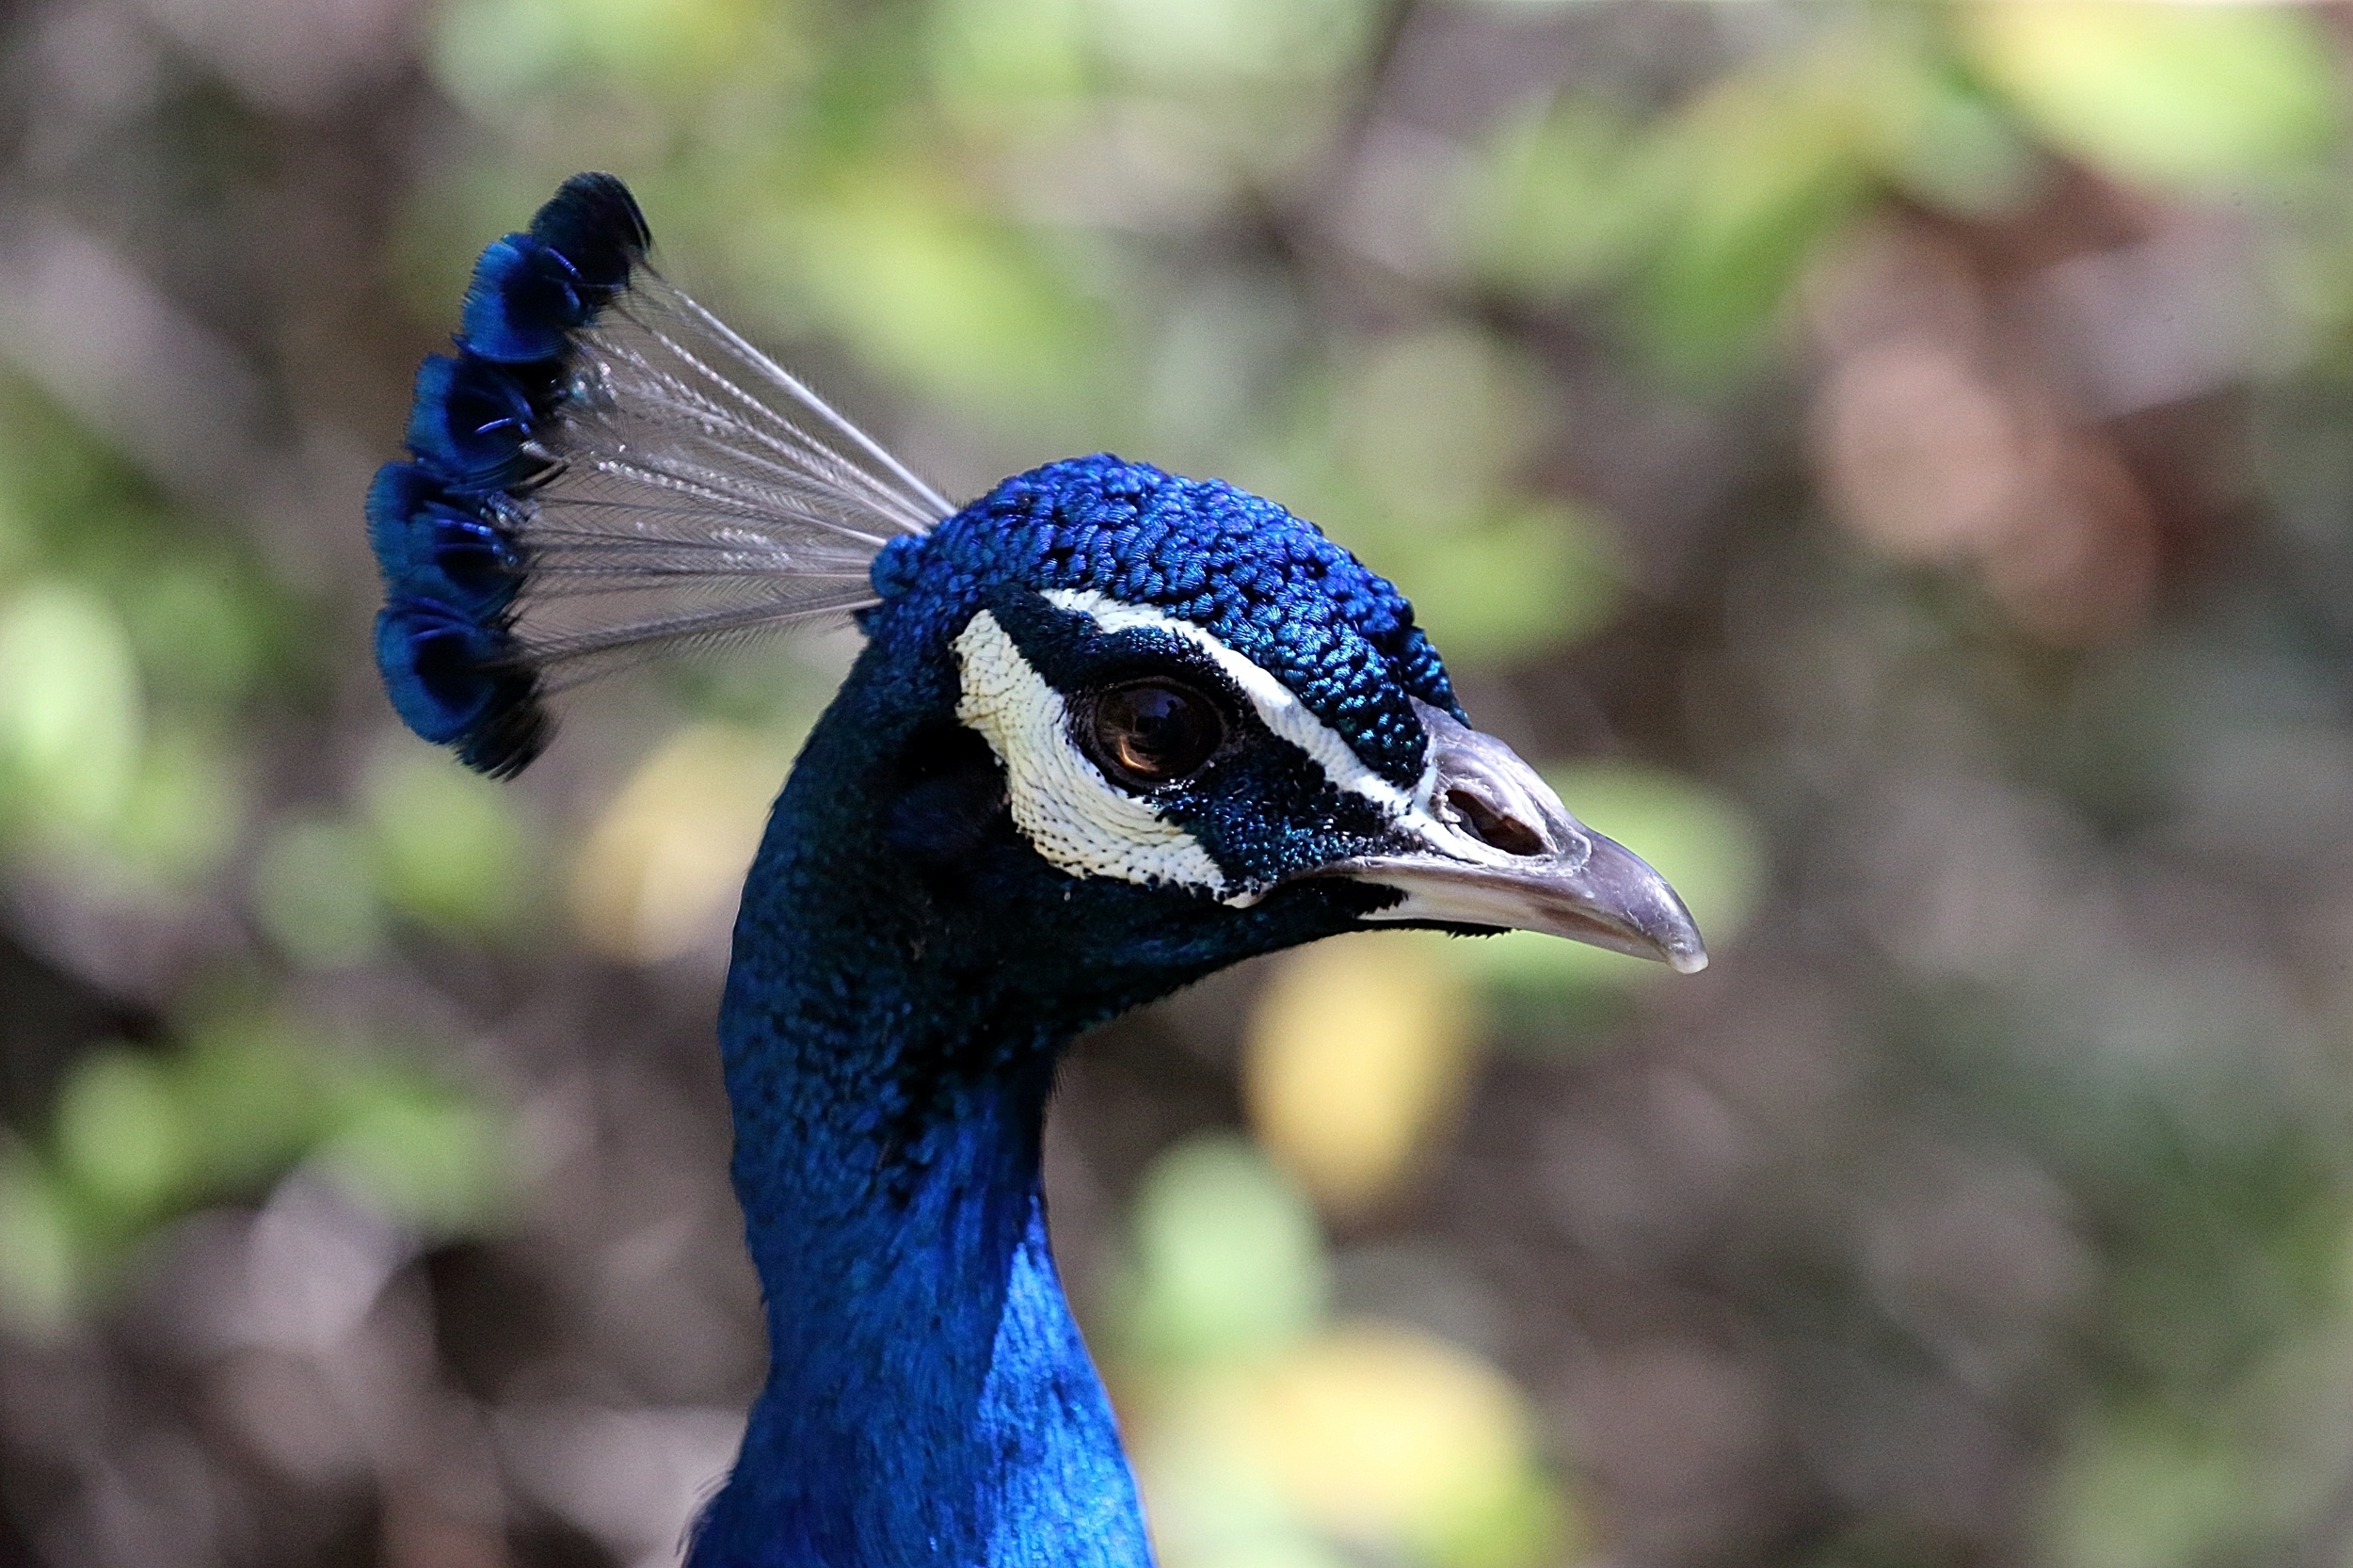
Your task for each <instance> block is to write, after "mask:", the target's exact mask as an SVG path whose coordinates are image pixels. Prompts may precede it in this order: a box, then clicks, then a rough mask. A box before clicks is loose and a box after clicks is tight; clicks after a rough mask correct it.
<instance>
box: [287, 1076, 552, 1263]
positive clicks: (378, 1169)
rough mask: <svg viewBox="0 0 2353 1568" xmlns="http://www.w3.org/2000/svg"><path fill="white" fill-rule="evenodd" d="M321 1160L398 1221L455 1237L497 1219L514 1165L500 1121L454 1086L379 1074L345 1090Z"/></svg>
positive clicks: (356, 1192) (357, 1194)
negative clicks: (448, 1087)
mask: <svg viewBox="0 0 2353 1568" xmlns="http://www.w3.org/2000/svg"><path fill="white" fill-rule="evenodd" d="M340 1123H341V1125H340V1126H338V1127H337V1128H335V1129H334V1131H333V1132H332V1133H330V1134H329V1135H328V1139H327V1141H326V1143H325V1144H323V1145H321V1147H320V1149H319V1151H318V1155H317V1159H318V1161H319V1164H320V1166H321V1167H322V1168H323V1169H325V1170H326V1171H328V1173H329V1174H330V1175H332V1176H335V1177H336V1178H337V1179H338V1180H340V1181H341V1182H342V1183H343V1184H344V1186H345V1187H346V1188H347V1189H348V1190H349V1191H350V1192H351V1193H352V1195H353V1196H355V1197H358V1198H360V1199H361V1200H362V1201H364V1202H366V1203H368V1204H370V1205H371V1206H373V1207H374V1208H377V1209H378V1210H380V1211H381V1212H383V1213H384V1214H386V1215H387V1216H389V1217H390V1218H392V1219H394V1220H397V1221H400V1222H402V1223H403V1224H411V1225H415V1226H417V1227H418V1228H420V1229H422V1230H424V1231H425V1232H427V1233H428V1234H431V1235H440V1236H446V1235H456V1234H459V1233H462V1232H464V1231H467V1230H470V1229H472V1228H474V1227H476V1226H478V1225H480V1224H483V1223H484V1222H486V1221H487V1220H488V1219H489V1218H490V1217H492V1216H493V1215H494V1214H495V1213H496V1212H497V1210H498V1208H499V1207H500V1205H501V1203H502V1202H503V1201H504V1197H505V1195H506V1183H507V1180H508V1177H509V1174H510V1173H509V1168H508V1165H507V1163H506V1160H505V1158H504V1149H503V1140H502V1137H501V1128H500V1127H499V1125H498V1121H497V1119H496V1118H495V1117H494V1116H492V1115H491V1114H490V1112H488V1110H487V1109H485V1108H484V1107H483V1106H481V1105H479V1104H477V1103H475V1102H474V1101H473V1100H472V1099H470V1098H468V1097H466V1096H463V1095H460V1094H457V1093H456V1092H454V1091H450V1090H445V1089H441V1088H439V1087H436V1086H432V1085H428V1084H425V1083H423V1082H421V1081H418V1080H413V1079H410V1078H408V1077H406V1076H403V1075H399V1074H395V1073H381V1074H377V1075H376V1076H373V1077H371V1078H369V1079H367V1080H362V1081H361V1082H360V1083H359V1084H357V1085H355V1086H354V1087H353V1088H352V1089H351V1090H350V1091H349V1092H348V1093H347V1096H346V1098H345V1100H344V1106H343V1108H342V1111H341V1116H340Z"/></svg>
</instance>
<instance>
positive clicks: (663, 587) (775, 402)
mask: <svg viewBox="0 0 2353 1568" xmlns="http://www.w3.org/2000/svg"><path fill="white" fill-rule="evenodd" d="M648 243H649V240H648V233H647V230H646V225H645V220H644V218H643V216H640V214H639V212H638V209H637V204H636V202H635V200H632V198H631V196H630V194H629V191H628V189H627V187H625V186H624V185H623V184H621V183H620V182H619V181H618V180H616V179H615V178H613V176H611V175H609V174H581V175H575V176H574V177H573V178H571V179H570V180H568V181H566V182H565V184H564V185H563V187H562V189H560V190H559V191H558V192H557V193H556V195H555V197H554V199H553V200H551V201H549V202H548V204H547V205H546V206H544V207H542V208H541V209H540V210H539V212H538V214H537V216H535V217H534V218H533V219H532V223H531V228H530V230H529V231H528V232H522V233H515V234H509V235H507V236H505V237H504V239H501V240H499V241H497V242H496V243H494V244H492V245H491V246H490V247H489V248H488V249H486V250H485V251H484V252H483V254H482V258H481V260H480V262H479V263H478V264H476V266H475V269H474V277H473V281H472V286H471V287H470V288H469V289H468V291H467V296H466V305H465V314H464V318H463V326H462V329H461V331H460V333H459V336H458V339H457V352H456V355H455V356H454V357H453V356H443V355H435V356H433V357H432V358H430V359H428V360H426V361H425V362H424V366H423V367H422V368H421V369H420V370H419V371H418V374H417V392H416V401H415V404H414V406H413V407H412V408H411V411H410V416H409V426H408V450H409V452H410V454H411V455H412V456H411V460H410V461H408V462H401V463H392V464H388V465H386V467H385V468H384V469H383V470H382V471H381V472H378V473H377V475H376V484H375V486H374V488H372V489H371V490H370V492H369V497H368V529H369V537H370V539H371V541H372V542H373V543H374V545H375V547H376V558H377V561H378V562H379V564H380V565H381V566H382V568H383V572H384V579H385V589H386V604H385V608H384V611H383V613H382V614H381V615H380V616H378V617H377V621H376V659H377V664H378V665H379V666H380V668H381V669H382V672H383V675H384V680H385V685H386V688H387V689H388V690H389V691H390V693H391V694H392V702H393V706H394V707H395V708H397V709H398V710H399V712H400V714H401V716H402V718H404V719H405V720H407V721H408V725H409V727H410V728H413V729H414V730H416V731H417V733H418V734H420V735H422V736H424V738H425V739H426V740H429V741H433V742H436V743H438V744H448V745H453V746H455V747H456V748H457V751H458V754H459V755H460V756H461V757H462V758H463V759H464V760H466V762H467V763H468V764H470V765H471V766H473V767H476V768H479V769H481V770H483V771H484V772H486V773H490V774H493V775H498V776H504V775H509V774H513V773H515V772H518V771H520V769H521V768H522V767H524V766H525V765H526V764H528V763H529V762H530V761H531V760H532V759H533V758H534V757H535V756H536V755H537V754H538V752H539V750H540V748H541V747H542V746H543V745H544V744H546V739H547V734H548V731H549V728H550V720H549V717H548V714H547V712H546V709H545V707H544V703H543V699H544V698H545V697H546V696H547V695H549V694H550V693H552V692H554V691H558V690H561V689H562V688H564V687H566V686H568V685H572V684H575V683H577V682H578V681H580V680H584V679H587V678H589V677H591V676H594V675H596V674H600V673H602V672H603V671H605V670H608V669H611V668H613V667H616V665H619V664H626V663H629V662H631V661H632V659H633V658H635V657H637V656H639V655H641V654H642V653H643V652H645V651H647V650H648V649H651V648H657V647H662V646H676V645H680V644H697V643H710V642H715V641H722V640H725V639H728V638H732V637H738V636H743V635H745V634H748V633H752V632H760V631H763V630H766V629H769V628H773V627H779V626H791V625H800V624H807V623H808V622H810V621H812V620H821V619H824V618H826V617H830V616H844V615H846V614H848V613H849V612H851V611H854V610H856V609H858V608H861V607H862V606H864V605H867V604H871V603H872V602H874V594H873V591H872V587H871V586H870V585H869V584H868V581H867V568H868V566H869V564H870V563H871V562H872V559H873V556H874V554H875V552H877V551H879V550H880V549H881V548H882V547H883V546H884V545H885V544H886V543H888V540H889V539H890V538H892V537H893V536H897V535H901V534H908V533H918V534H920V533H923V532H925V531H927V530H928V529H930V528H931V527H932V526H933V525H934V524H936V523H937V522H939V521H940V520H943V519H945V518H946V517H948V516H949V515H950V514H951V513H952V511H953V510H954V508H953V507H952V506H951V505H950V504H948V503H947V501H946V500H944V499H943V498H942V497H941V496H940V495H939V493H938V492H937V491H936V490H934V489H933V488H931V487H930V486H928V485H926V484H924V483H923V481H922V480H920V479H919V478H918V477H916V475H915V474H913V473H912V472H909V471H908V470H907V469H906V467H905V466H904V464H902V463H900V462H899V461H898V460H897V459H896V458H894V457H892V456H890V455H889V454H888V453H887V452H885V451H884V450H883V449H882V448H881V447H880V446H879V445H877V444H876V443H875V442H874V441H873V440H871V439H870V438H868V437H867V436H866V435H865V434H863V433H862V432H860V431H859V430H858V429H857V428H856V426H854V425H852V424H850V423H849V422H848V421H847V420H845V419H843V418H842V417H841V416H840V414H838V413H836V412H835V411H834V410H833V409H832V408H830V407H829V406H827V405H826V404H825V403H824V400H822V399H821V398H819V397H818V396H817V395H816V394H815V393H814V392H811V391H810V390H809V389H808V387H807V386H806V385H804V384H803V383H802V382H801V381H800V380H798V379H797V378H796V377H794V376H792V375H791V374H789V373H788V372H786V371H785V370H784V369H783V368H782V367H781V366H779V365H777V364H776V362H775V361H774V360H770V359H769V358H768V357H767V356H766V355H764V354H762V353H760V351H759V350H758V349H756V348H754V347H753V346H752V345H751V344H748V343H746V342H744V339H743V338H742V337H740V336H738V335H737V334H736V333H735V332H734V331H732V330H731V329H730V328H728V327H727V326H726V325H725V324H724V323H722V322H721V321H720V320H719V319H718V318H717V317H715V316H713V315H712V313H711V312H708V311H706V310H705V309H703V307H701V306H700V305H698V304H696V302H695V301H694V300H693V299H691V298H689V297H688V296H686V295H685V294H684V293H683V292H681V291H680V290H679V289H678V288H676V287H674V286H673V285H671V284H670V283H669V282H668V281H667V280H664V279H663V278H662V277H661V276H660V275H659V274H658V273H656V272H655V271H654V270H653V269H652V267H651V266H649V265H648V264H647V261H646V251H647V248H648Z"/></svg>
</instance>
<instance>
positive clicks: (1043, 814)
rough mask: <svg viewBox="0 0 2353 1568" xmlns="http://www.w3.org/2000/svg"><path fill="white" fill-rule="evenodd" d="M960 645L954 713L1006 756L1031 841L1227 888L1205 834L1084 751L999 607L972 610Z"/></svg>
mask: <svg viewBox="0 0 2353 1568" xmlns="http://www.w3.org/2000/svg"><path fill="white" fill-rule="evenodd" d="M955 650H956V662H957V664H959V665H960V666H961V668H962V671H963V686H964V691H963V696H961V697H960V698H959V699H958V700H957V702H956V717H957V718H958V719H960V720H962V721H963V722H964V723H965V724H966V725H967V726H968V727H969V728H972V729H975V730H977V731H979V732H980V734H981V736H982V738H983V739H984V740H986V741H987V742H988V744H989V747H990V749H991V750H993V751H995V752H996V753H997V760H998V761H999V762H1000V763H1002V764H1003V765H1004V769H1005V795H1006V799H1007V802H1008V804H1009V805H1010V806H1011V808H1012V810H1013V821H1014V825H1015V826H1016V827H1018V828H1019V829H1020V830H1021V836H1022V837H1023V838H1025V839H1027V840H1029V841H1030V846H1031V847H1032V849H1034V850H1036V851H1037V852H1038V853H1039V854H1040V855H1042V856H1045V857H1046V858H1047V860H1048V862H1049V863H1051V864H1052V865H1054V866H1056V867H1058V868H1060V869H1061V870H1063V871H1065V872H1069V873H1070V874H1071V875H1073V876H1115V877H1117V878H1119V879H1120V880H1121V881H1123V882H1139V883H1144V884H1146V885H1149V884H1152V883H1163V882H1165V883H1175V884H1177V886H1179V887H1184V888H1201V889H1204V890H1205V891H1209V892H1213V893H1214V892H1221V891H1223V889H1224V888H1225V872H1221V871H1220V870H1218V865H1217V862H1216V861H1215V860H1213V859H1211V858H1210V857H1209V851H1208V850H1206V849H1203V848H1202V847H1201V844H1200V841H1199V840H1196V839H1195V838H1193V835H1192V834H1190V833H1188V832H1186V831H1185V830H1184V829H1183V828H1181V827H1179V826H1177V824H1174V823H1171V822H1164V821H1162V820H1161V819H1160V813H1159V812H1157V811H1155V810H1153V809H1152V808H1151V807H1149V806H1147V805H1145V804H1144V802H1143V801H1141V800H1138V799H1137V798H1136V797H1135V796H1133V795H1131V794H1129V793H1128V792H1127V791H1125V790H1122V789H1120V788H1119V787H1118V786H1117V785H1115V784H1113V783H1112V781H1111V780H1110V779H1108V778H1105V777H1104V776H1103V772H1102V770H1101V769H1100V768H1097V767H1096V765H1095V764H1094V763H1093V762H1092V761H1090V760H1088V759H1087V757H1086V755H1085V754H1084V753H1083V752H1081V751H1080V749H1079V747H1078V745H1077V744H1076V743H1075V742H1073V741H1072V740H1071V738H1070V715H1069V710H1068V709H1067V708H1066V707H1065V706H1064V703H1063V699H1062V694H1061V693H1060V692H1057V691H1056V690H1054V688H1053V687H1051V686H1049V685H1048V684H1047V683H1046V680H1045V678H1044V677H1043V676H1041V675H1039V674H1038V673H1037V671H1035V670H1033V669H1032V668H1031V667H1030V662H1029V661H1028V660H1027V659H1024V658H1023V657H1022V656H1021V650H1020V649H1019V648H1016V647H1015V646H1014V642H1013V639H1012V638H1011V637H1010V636H1007V635H1006V634H1005V629H1004V628H1003V627H1001V626H1000V625H998V624H997V617H996V616H992V615H990V614H989V613H988V612H987V611H986V610H983V611H981V612H979V613H978V614H976V615H975V616H973V617H972V619H971V621H970V623H969V624H968V625H967V626H966V627H965V629H964V630H963V632H960V633H958V634H957V637H956V641H955ZM1231 902H1237V903H1241V902H1247V901H1246V900H1234V901H1231Z"/></svg>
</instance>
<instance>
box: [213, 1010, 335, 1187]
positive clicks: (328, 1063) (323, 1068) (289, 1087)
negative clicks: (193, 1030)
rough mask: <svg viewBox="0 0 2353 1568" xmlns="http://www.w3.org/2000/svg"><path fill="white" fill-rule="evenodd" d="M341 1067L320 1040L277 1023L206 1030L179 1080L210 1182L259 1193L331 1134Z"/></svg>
mask: <svg viewBox="0 0 2353 1568" xmlns="http://www.w3.org/2000/svg"><path fill="white" fill-rule="evenodd" d="M340 1067H341V1064H338V1063H335V1062H333V1061H332V1060H331V1059H330V1058H329V1057H328V1053H327V1051H326V1049H325V1048H323V1047H322V1046H321V1045H319V1044H318V1043H317V1042H316V1041H314V1040H312V1039H311V1038H309V1037H308V1036H306V1035H303V1034H301V1033H299V1032H296V1031H294V1030H292V1029H290V1028H288V1027H287V1026H285V1025H283V1024H281V1023H278V1022H276V1021H273V1020H269V1019H264V1018H233V1019H223V1020H221V1021H218V1022H216V1023H214V1024H211V1025H209V1026H207V1027H206V1028H204V1029H203V1030H202V1031H200V1032H199V1033H198V1034H197V1036H196V1037H195V1039H194V1040H193V1042H192V1043H191V1044H190V1046H189V1048H188V1052H187V1055H186V1057H185V1058H184V1060H183V1061H182V1063H181V1064H180V1080H181V1085H182V1088H181V1093H182V1095H183V1096H184V1123H185V1127H186V1129H187V1134H188V1138H189V1141H190V1144H191V1146H192V1148H193V1150H194V1156H195V1162H196V1164H197V1167H198V1168H199V1169H200V1170H201V1171H202V1172H203V1174H204V1177H205V1180H206V1182H207V1184H208V1185H209V1186H210V1187H211V1188H213V1190H215V1191H216V1192H225V1193H240V1192H248V1193H249V1192H258V1191H260V1190H261V1189H262V1188H264V1186H266V1185H267V1184H268V1183H269V1182H270V1181H272V1180H274V1179H275V1178H276V1177H277V1176H279V1175H280V1174H281V1173H283V1172H284V1171H286V1170H288V1169H290V1168H292V1167H293V1166H294V1165H295V1164H296V1162H297V1161H299V1160H300V1159H301V1158H302V1156H303V1155H304V1154H305V1153H306V1152H308V1151H309V1150H310V1148H311V1147H312V1145H313V1144H316V1143H317V1142H318V1140H319V1139H320V1138H321V1137H322V1136H323V1135H324V1133H325V1131H326V1128H327V1125H328V1123H327V1116H328V1100H329V1094H330V1087H331V1080H333V1078H334V1077H335V1076H336V1074H337V1072H338V1071H339V1070H340Z"/></svg>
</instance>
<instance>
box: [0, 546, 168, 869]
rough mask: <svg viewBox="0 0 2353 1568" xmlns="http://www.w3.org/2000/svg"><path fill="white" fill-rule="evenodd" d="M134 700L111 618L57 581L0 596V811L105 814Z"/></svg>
mask: <svg viewBox="0 0 2353 1568" xmlns="http://www.w3.org/2000/svg"><path fill="white" fill-rule="evenodd" d="M143 719H144V704H143V703H142V701H141V699H140V696H139V680H138V671H137V669H136V666H135V665H134V664H133V663H132V659H131V648H130V643H129V640H128V639H127V638H126V637H125V636H124V634H123V631H122V625H121V623H120V621H119V620H117V619H116V618H115V616H114V613H113V612H112V611H111V610H109V609H108V608H107V607H106V606H105V604H104V602H102V601H101V600H98V599H96V598H94V597H92V596H91V595H89V594H88V593H86V592H84V591H83V590H81V589H79V588H75V587H72V586H69V585H67V584H62V583H44V584H34V585H33V586H31V587H28V588H25V589H24V590H23V591H22V592H20V593H19V594H18V595H17V596H16V597H15V598H14V599H13V600H8V601H6V602H5V603H0V819H7V818H13V819H15V820H16V822H17V823H18V824H20V825H22V826H27V827H32V828H34V829H37V830H38V829H48V830H64V831H67V832H71V833H83V832H88V831H91V830H94V829H100V828H104V826H106V825H107V824H110V823H111V821H112V820H113V817H114V815H115V813H116V811H118V810H119V809H120V807H121V805H122V801H123V798H124V796H125V794H126V793H127V792H129V790H130V788H131V783H132V778H133V774H134V770H135V769H136V766H137V764H138V754H139V734H140V729H141V727H142V723H143Z"/></svg>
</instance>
